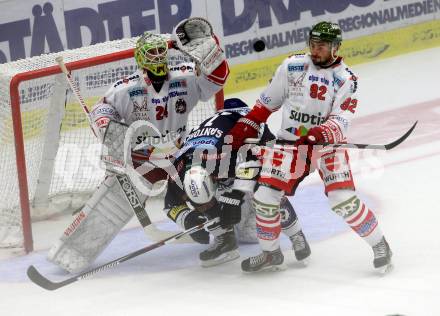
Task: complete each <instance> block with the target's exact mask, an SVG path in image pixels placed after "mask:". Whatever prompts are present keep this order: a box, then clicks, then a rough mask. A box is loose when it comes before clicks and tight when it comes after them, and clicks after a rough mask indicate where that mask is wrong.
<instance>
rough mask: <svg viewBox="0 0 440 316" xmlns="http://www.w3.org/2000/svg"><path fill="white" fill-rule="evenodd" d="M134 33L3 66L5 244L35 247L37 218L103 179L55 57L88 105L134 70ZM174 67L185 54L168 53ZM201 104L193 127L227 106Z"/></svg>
mask: <svg viewBox="0 0 440 316" xmlns="http://www.w3.org/2000/svg"><path fill="white" fill-rule="evenodd" d="M136 40H137V38H131V39H124V40H119V41H112V42H106V43H102V44H97V45H92V46H88V47H82V48H79V49H74V50H68V51H63V52H60V53H54V54H46V55H41V56H37V57H32V58H28V59H23V60H19V61H15V62H11V63H7V64H1V65H0V153H1V154H0V175H1V181H0V247H21V246H23V247H24V248H25V251H26V252H29V251H32V249H33V245H32V225H31V223H32V221H37V220H42V219H47V218H49V217H50V216H52V215H54V214H57V213H60V212H63V211H67V210H69V211H72V210H75V209H79V208H81V207H82V206H83V204H84V203H85V201H86V200H87V198H88V197H89V196H90V194H91V193H92V192H93V191H94V190H95V189H96V187H97V186H98V184H99V183H100V182H101V180H102V179H103V176H104V170H103V168H101V163H100V160H99V155H100V146H99V144H98V142H97V139H96V138H95V137H94V135H93V133H92V131H91V129H90V127H89V124H88V121H87V118H86V116H85V115H84V113H83V112H82V109H81V106H80V105H79V104H78V103H77V101H76V99H75V97H74V95H73V94H72V93H71V91H70V90H69V88H68V84H67V82H66V80H65V78H64V75H63V74H61V71H60V69H59V67H58V65H57V64H56V62H55V58H56V57H57V56H60V55H62V56H63V59H64V62H65V63H66V64H67V65H68V68H69V70H71V72H72V76H73V78H74V80H75V82H76V84H77V86H78V87H79V90H80V92H81V95H82V96H83V98H84V99H85V101H86V104H87V105H88V107H89V108H91V107H92V106H93V104H94V103H95V102H96V101H97V100H98V99H99V98H100V97H102V96H103V94H104V93H105V92H106V90H107V89H108V87H109V86H110V84H112V83H114V82H115V81H117V80H119V79H121V78H123V77H125V76H128V75H130V74H131V73H133V72H134V71H135V70H136V64H135V61H134V58H133V48H134V46H135V43H136ZM169 54H170V55H169V60H170V62H171V63H172V66H176V65H178V64H179V63H181V62H182V61H183V60H185V58H184V57H183V55H182V54H180V53H179V52H177V51H176V50H173V49H171V50H170V51H169ZM222 99H223V95H222V93H221V92H220V93H218V94H217V95H216V96H215V97H213V98H212V99H211V100H209V101H208V102H204V103H199V104H198V105H197V106H196V108H195V109H194V110H193V111H192V113H191V114H190V118H189V124H188V125H189V126H188V127H189V128H191V127H193V126H196V125H198V124H199V123H200V122H201V121H202V120H204V119H205V118H207V117H208V116H210V115H211V114H213V113H214V112H215V111H216V109H219V108H221V107H222Z"/></svg>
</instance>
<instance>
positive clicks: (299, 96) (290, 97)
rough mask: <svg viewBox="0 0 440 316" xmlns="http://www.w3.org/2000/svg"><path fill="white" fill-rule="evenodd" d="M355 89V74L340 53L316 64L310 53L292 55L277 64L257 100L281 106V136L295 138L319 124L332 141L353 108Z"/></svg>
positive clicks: (340, 136) (339, 136)
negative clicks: (324, 65)
mask: <svg viewBox="0 0 440 316" xmlns="http://www.w3.org/2000/svg"><path fill="white" fill-rule="evenodd" d="M357 91H358V81H357V77H356V75H355V74H354V73H353V72H352V71H351V70H350V69H349V68H348V67H347V65H346V64H345V63H344V62H343V61H342V58H341V57H339V58H338V59H337V61H336V62H335V63H334V64H333V65H332V66H331V67H329V68H320V67H317V66H315V65H314V64H313V62H312V60H311V58H310V55H308V54H306V55H294V56H291V57H288V58H286V59H285V60H284V61H283V63H282V64H281V65H280V66H279V67H278V69H277V71H276V73H275V75H274V77H273V78H272V81H271V82H270V84H269V85H268V87H267V88H266V89H265V90H264V91H263V93H261V95H260V97H259V100H258V101H257V102H258V103H260V105H263V106H264V107H266V108H268V109H269V110H271V111H276V110H278V109H279V108H282V111H283V118H282V125H281V129H280V130H279V131H278V134H277V135H278V137H279V138H281V139H287V140H296V139H298V138H299V137H300V136H303V135H306V134H307V131H308V130H309V129H310V128H312V127H314V126H318V125H321V126H325V127H327V130H329V131H331V133H332V135H331V136H333V137H332V139H333V140H334V142H341V141H344V140H345V135H346V131H347V129H348V127H349V125H350V121H351V119H352V118H353V116H354V113H355V112H356V110H357V106H358V99H357Z"/></svg>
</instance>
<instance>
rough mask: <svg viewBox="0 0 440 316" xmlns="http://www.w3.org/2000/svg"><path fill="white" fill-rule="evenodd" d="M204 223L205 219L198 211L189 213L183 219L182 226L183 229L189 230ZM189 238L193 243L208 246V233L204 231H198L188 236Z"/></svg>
mask: <svg viewBox="0 0 440 316" xmlns="http://www.w3.org/2000/svg"><path fill="white" fill-rule="evenodd" d="M205 221H206V217H205V216H203V215H202V213H200V212H198V211H191V212H189V213H188V215H187V216H186V217H185V220H184V222H183V225H184V226H185V229H189V228H191V227H194V226H196V225H199V224H203V223H204V222H205ZM190 236H191V238H192V239H193V240H194V241H195V242H198V243H199V244H209V233H208V232H207V231H206V230H204V229H201V230H198V231H196V232H194V233H192V234H190Z"/></svg>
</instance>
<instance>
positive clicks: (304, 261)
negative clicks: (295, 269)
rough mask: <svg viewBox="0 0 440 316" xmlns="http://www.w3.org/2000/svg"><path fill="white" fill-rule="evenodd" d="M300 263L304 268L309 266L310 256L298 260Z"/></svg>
mask: <svg viewBox="0 0 440 316" xmlns="http://www.w3.org/2000/svg"><path fill="white" fill-rule="evenodd" d="M298 263H299V265H301V266H303V267H304V268H305V267H307V266H308V265H309V263H310V258H309V257H307V258H304V259H302V260H298Z"/></svg>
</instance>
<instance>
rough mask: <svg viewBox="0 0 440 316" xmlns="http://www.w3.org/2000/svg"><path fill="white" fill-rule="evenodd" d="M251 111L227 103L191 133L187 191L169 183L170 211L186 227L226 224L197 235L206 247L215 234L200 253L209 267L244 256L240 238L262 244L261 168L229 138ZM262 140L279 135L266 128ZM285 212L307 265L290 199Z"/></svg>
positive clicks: (182, 155)
mask: <svg viewBox="0 0 440 316" xmlns="http://www.w3.org/2000/svg"><path fill="white" fill-rule="evenodd" d="M249 111H250V109H249V108H248V106H247V105H246V104H245V103H244V102H243V101H242V100H240V99H236V98H233V99H227V100H225V104H224V109H223V110H221V111H219V112H217V113H216V114H214V115H213V116H212V117H210V118H208V119H206V120H205V121H204V122H203V123H201V124H200V125H199V126H198V127H197V128H195V129H193V130H191V132H190V133H189V134H188V136H187V137H186V138H185V142H184V144H183V146H182V148H181V149H180V151H179V153H178V154H177V158H176V161H175V166H176V170H177V171H178V174H179V177H180V180H182V181H181V183H183V187H181V186H179V185H178V184H177V183H176V182H177V181H176V182H174V181H173V180H169V183H168V190H167V194H166V196H165V212H166V213H167V216H168V217H169V218H170V219H172V220H173V221H174V222H176V223H177V224H178V225H179V226H180V227H181V228H182V229H187V228H189V227H192V226H194V225H197V224H199V223H201V222H203V221H204V220H205V218H206V217H208V218H214V217H217V216H219V217H220V222H219V223H217V224H215V225H213V226H210V227H209V228H208V231H204V230H202V231H198V232H196V233H193V234H192V235H191V237H192V238H193V239H194V241H196V242H199V243H203V244H207V243H209V235H210V234H212V235H213V236H214V242H213V244H212V245H211V246H210V247H209V248H208V249H206V250H205V251H203V252H201V253H200V261H201V265H202V266H204V267H209V266H214V265H218V264H220V263H223V262H227V261H231V260H234V259H236V258H238V257H239V252H238V244H237V237H238V240H239V241H240V242H247V243H256V242H257V237H256V219H255V210H254V208H253V207H252V205H251V201H252V195H253V192H254V189H255V184H256V181H255V180H256V178H257V176H258V174H259V171H260V167H261V164H260V162H259V160H258V159H257V157H255V156H253V155H252V154H251V152H250V151H232V150H231V146H230V141H229V140H228V139H227V138H225V136H226V135H227V133H228V131H229V130H230V129H231V128H232V127H233V126H234V125H235V123H236V122H237V121H238V120H239V119H240V118H242V117H243V116H245V115H246V114H247V113H248V112H249ZM260 138H262V140H265V141H269V140H272V139H274V136H273V135H272V133H271V132H270V130H269V129H268V128H267V126H262V128H261V133H260ZM280 209H281V213H282V214H283V220H282V229H283V232H284V233H285V234H286V235H287V236H288V237H289V239H290V240H291V242H292V248H293V250H294V252H295V256H296V258H297V260H299V261H303V260H304V259H306V258H307V257H308V256H309V255H310V247H309V245H308V243H307V240H306V238H305V236H304V234H303V232H302V230H301V227H300V224H299V222H298V219H297V216H296V214H295V211H294V209H293V207H292V205H291V204H290V202H289V201H288V199H287V198H286V199H284V200H283V203H282V204H281V205H280ZM234 227H235V232H234Z"/></svg>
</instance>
